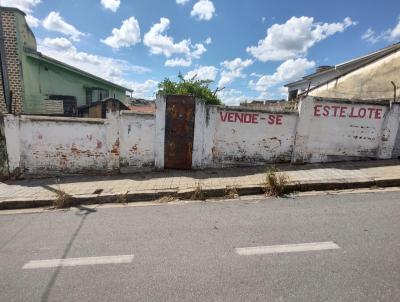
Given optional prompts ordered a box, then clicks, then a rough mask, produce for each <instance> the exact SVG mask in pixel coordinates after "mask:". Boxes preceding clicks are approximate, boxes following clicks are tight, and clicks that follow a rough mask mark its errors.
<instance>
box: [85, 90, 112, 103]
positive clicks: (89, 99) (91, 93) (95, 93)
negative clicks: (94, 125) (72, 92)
mask: <svg viewBox="0 0 400 302" xmlns="http://www.w3.org/2000/svg"><path fill="white" fill-rule="evenodd" d="M108 97H109V92H108V90H105V89H102V88H97V87H89V88H86V105H90V104H92V103H94V102H98V101H102V100H104V99H105V98H108Z"/></svg>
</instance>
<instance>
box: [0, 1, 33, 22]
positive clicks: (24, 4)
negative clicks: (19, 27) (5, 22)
mask: <svg viewBox="0 0 400 302" xmlns="http://www.w3.org/2000/svg"><path fill="white" fill-rule="evenodd" d="M39 3H41V0H2V1H0V5H2V6H11V7H16V8H18V9H20V10H22V11H23V12H24V13H26V22H27V23H28V25H29V26H30V27H38V26H39V25H40V20H39V19H37V18H35V17H34V16H32V15H31V14H32V10H33V8H34V7H35V6H36V5H38V4H39Z"/></svg>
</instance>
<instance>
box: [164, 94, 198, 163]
mask: <svg viewBox="0 0 400 302" xmlns="http://www.w3.org/2000/svg"><path fill="white" fill-rule="evenodd" d="M194 119H195V100H194V98H193V97H191V96H183V95H171V96H167V102H166V110H165V146H164V167H165V168H167V169H184V170H189V169H191V168H192V151H193V137H194Z"/></svg>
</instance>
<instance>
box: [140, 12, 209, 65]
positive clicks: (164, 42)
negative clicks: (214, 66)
mask: <svg viewBox="0 0 400 302" xmlns="http://www.w3.org/2000/svg"><path fill="white" fill-rule="evenodd" d="M169 24H170V21H169V19H167V18H161V19H160V22H159V23H156V24H154V25H153V26H152V27H151V28H150V30H149V31H148V32H147V33H146V34H145V35H144V38H143V43H144V45H146V46H147V47H148V48H149V49H150V53H151V54H154V55H164V56H165V57H167V58H171V57H172V56H174V55H178V56H183V57H176V58H172V59H169V60H167V61H166V62H165V66H190V65H191V64H192V59H199V58H200V57H201V55H202V54H203V53H204V52H206V51H207V49H206V48H205V47H204V45H203V44H201V43H197V44H195V45H192V43H191V41H190V39H184V40H182V41H180V42H177V43H175V42H174V39H173V38H172V37H170V36H168V35H166V34H164V32H165V31H167V30H168V28H169Z"/></svg>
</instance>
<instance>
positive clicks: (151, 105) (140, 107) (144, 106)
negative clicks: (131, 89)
mask: <svg viewBox="0 0 400 302" xmlns="http://www.w3.org/2000/svg"><path fill="white" fill-rule="evenodd" d="M127 103H128V106H129V110H130V111H133V112H136V113H149V114H155V112H156V103H155V102H154V101H149V100H145V99H138V98H129V99H128V102H127Z"/></svg>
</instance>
